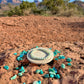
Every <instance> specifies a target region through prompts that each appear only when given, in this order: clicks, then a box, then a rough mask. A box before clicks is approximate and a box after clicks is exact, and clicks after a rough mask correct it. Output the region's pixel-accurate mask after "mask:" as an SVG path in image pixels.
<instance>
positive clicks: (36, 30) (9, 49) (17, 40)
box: [0, 15, 84, 84]
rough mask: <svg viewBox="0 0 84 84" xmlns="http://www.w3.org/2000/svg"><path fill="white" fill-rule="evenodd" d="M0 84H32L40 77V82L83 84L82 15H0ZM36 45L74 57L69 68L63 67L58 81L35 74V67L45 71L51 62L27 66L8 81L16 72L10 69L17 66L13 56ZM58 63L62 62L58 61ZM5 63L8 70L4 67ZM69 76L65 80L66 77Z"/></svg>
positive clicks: (83, 45) (83, 33) (83, 44)
mask: <svg viewBox="0 0 84 84" xmlns="http://www.w3.org/2000/svg"><path fill="white" fill-rule="evenodd" d="M0 37H1V38H0V84H22V83H23V82H26V84H32V82H33V81H38V80H41V81H42V84H61V82H62V84H65V81H66V84H83V83H84V18H83V17H70V18H66V17H44V16H34V15H31V16H22V17H1V18H0ZM35 46H41V47H48V48H50V47H52V49H53V51H54V50H55V49H57V50H60V51H61V52H62V53H61V54H63V55H65V57H70V58H72V59H73V62H72V67H71V68H68V67H66V70H65V71H62V70H59V71H60V73H61V74H62V77H63V78H62V79H61V80H56V79H52V78H49V79H43V77H42V75H40V74H34V71H35V70H36V69H41V68H43V70H44V71H45V73H47V71H46V70H47V69H48V68H49V67H51V66H50V65H48V64H46V65H41V66H37V65H33V64H31V63H29V62H28V61H27V62H26V63H29V66H28V67H27V68H25V69H26V72H27V73H25V74H24V76H23V77H21V78H19V77H17V78H16V79H15V80H12V81H11V80H10V77H11V76H13V75H14V74H17V73H18V71H14V70H13V68H14V67H17V66H18V65H20V64H21V63H19V64H18V62H17V61H16V56H14V55H13V53H15V52H18V55H19V53H20V52H21V51H22V50H29V49H31V48H33V47H35ZM60 63H61V62H60ZM4 65H8V66H9V67H10V69H9V70H8V71H6V70H5V69H3V66H4ZM67 78H68V79H67Z"/></svg>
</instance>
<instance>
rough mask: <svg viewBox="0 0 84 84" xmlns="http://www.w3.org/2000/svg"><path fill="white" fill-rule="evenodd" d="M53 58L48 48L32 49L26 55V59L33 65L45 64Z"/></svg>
mask: <svg viewBox="0 0 84 84" xmlns="http://www.w3.org/2000/svg"><path fill="white" fill-rule="evenodd" d="M53 58H54V54H53V52H52V51H51V50H50V49H49V48H42V47H39V48H33V49H31V50H30V51H29V52H28V53H27V59H28V60H29V61H30V62H32V63H35V64H46V63H49V62H50V61H52V60H53Z"/></svg>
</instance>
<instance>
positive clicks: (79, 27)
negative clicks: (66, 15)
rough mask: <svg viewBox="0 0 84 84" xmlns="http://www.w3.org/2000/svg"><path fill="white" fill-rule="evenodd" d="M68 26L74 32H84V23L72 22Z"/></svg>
mask: <svg viewBox="0 0 84 84" xmlns="http://www.w3.org/2000/svg"><path fill="white" fill-rule="evenodd" d="M68 26H69V27H70V28H72V30H73V31H78V32H84V22H70V23H68Z"/></svg>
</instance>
